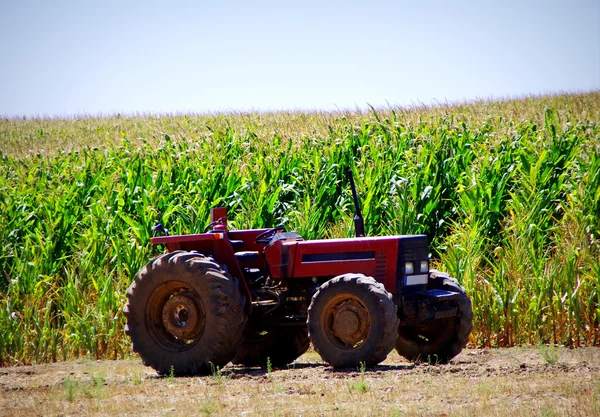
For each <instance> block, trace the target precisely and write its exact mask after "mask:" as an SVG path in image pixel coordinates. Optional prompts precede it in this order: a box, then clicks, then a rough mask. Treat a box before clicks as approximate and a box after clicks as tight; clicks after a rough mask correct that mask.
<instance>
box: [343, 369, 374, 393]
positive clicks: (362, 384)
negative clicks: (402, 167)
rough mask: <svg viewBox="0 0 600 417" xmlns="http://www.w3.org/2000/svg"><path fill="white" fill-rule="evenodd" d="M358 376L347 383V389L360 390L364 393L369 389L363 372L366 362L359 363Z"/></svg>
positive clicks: (364, 371)
mask: <svg viewBox="0 0 600 417" xmlns="http://www.w3.org/2000/svg"><path fill="white" fill-rule="evenodd" d="M359 370H360V377H359V378H358V380H356V381H352V382H350V383H349V384H348V389H349V390H350V391H356V392H362V393H365V392H367V391H368V390H369V386H368V385H367V382H366V381H365V373H366V371H367V364H366V363H365V362H361V363H360V367H359Z"/></svg>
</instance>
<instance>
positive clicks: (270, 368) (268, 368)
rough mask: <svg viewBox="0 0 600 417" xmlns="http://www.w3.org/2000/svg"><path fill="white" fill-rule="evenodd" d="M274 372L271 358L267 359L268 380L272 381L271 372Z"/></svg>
mask: <svg viewBox="0 0 600 417" xmlns="http://www.w3.org/2000/svg"><path fill="white" fill-rule="evenodd" d="M272 371H273V364H272V363H271V358H269V357H267V378H269V379H271V372H272Z"/></svg>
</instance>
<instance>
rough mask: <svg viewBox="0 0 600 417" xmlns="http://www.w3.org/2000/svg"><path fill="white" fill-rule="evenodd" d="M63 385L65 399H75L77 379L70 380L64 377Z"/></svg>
mask: <svg viewBox="0 0 600 417" xmlns="http://www.w3.org/2000/svg"><path fill="white" fill-rule="evenodd" d="M63 386H64V390H65V398H66V400H67V401H73V400H74V399H75V395H76V391H77V381H75V380H72V379H70V378H66V379H65V380H64V381H63Z"/></svg>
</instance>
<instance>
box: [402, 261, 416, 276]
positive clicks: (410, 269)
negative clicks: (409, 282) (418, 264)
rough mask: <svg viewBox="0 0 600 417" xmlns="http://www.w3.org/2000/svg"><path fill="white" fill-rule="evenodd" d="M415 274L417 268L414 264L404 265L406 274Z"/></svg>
mask: <svg viewBox="0 0 600 417" xmlns="http://www.w3.org/2000/svg"><path fill="white" fill-rule="evenodd" d="M413 272H415V267H414V265H413V263H412V262H406V263H405V264H404V273H405V274H412V273H413Z"/></svg>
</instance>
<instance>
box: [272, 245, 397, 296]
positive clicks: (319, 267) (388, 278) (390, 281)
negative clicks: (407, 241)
mask: <svg viewBox="0 0 600 417" xmlns="http://www.w3.org/2000/svg"><path fill="white" fill-rule="evenodd" d="M265 256H266V258H267V262H268V264H269V267H270V272H271V277H272V278H273V279H280V280H285V279H289V278H310V277H334V276H337V275H341V274H345V273H352V272H355V273H362V274H365V275H367V276H371V277H373V278H375V279H376V280H377V281H379V282H381V283H383V284H384V285H385V287H386V289H387V290H388V291H390V292H392V293H393V292H394V291H395V290H396V273H397V271H396V265H397V262H398V236H388V237H360V238H348V239H328V240H311V241H278V242H275V244H273V245H272V246H270V247H268V248H267V249H266V250H265Z"/></svg>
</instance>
